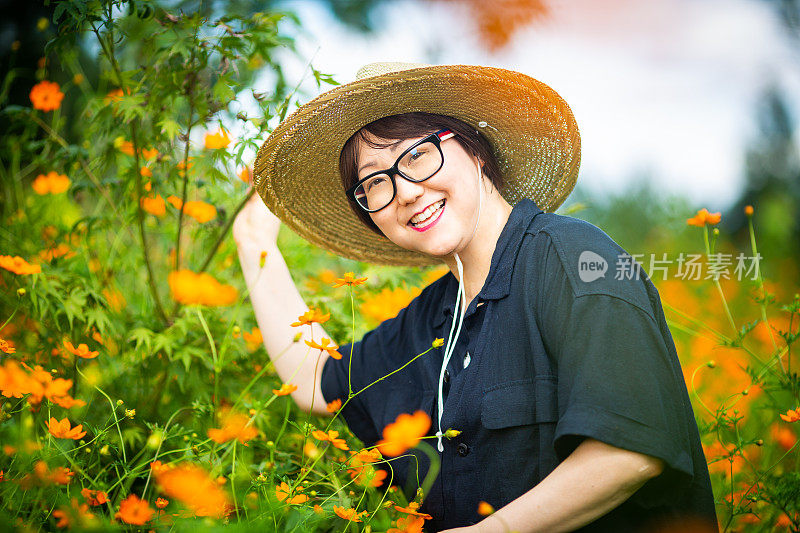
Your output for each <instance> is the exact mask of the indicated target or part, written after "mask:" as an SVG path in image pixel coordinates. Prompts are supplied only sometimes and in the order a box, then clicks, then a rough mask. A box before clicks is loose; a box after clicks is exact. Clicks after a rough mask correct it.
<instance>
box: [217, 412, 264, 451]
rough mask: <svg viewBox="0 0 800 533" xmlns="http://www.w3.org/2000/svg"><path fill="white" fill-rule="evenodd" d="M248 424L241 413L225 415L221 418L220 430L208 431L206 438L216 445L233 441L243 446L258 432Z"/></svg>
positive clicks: (246, 417)
mask: <svg viewBox="0 0 800 533" xmlns="http://www.w3.org/2000/svg"><path fill="white" fill-rule="evenodd" d="M249 422H250V418H249V417H248V416H246V415H243V414H241V413H230V412H228V413H225V414H224V415H223V416H222V428H221V429H215V428H212V429H209V430H208V437H209V438H210V439H211V440H213V441H214V442H216V443H217V444H223V443H225V442H228V441H231V440H233V439H236V440H238V441H239V442H241V443H242V444H245V443H246V442H247V441H249V440H251V439H253V438H255V437H256V435H258V430H257V429H256V428H255V427H253V426H251V425H248V424H249Z"/></svg>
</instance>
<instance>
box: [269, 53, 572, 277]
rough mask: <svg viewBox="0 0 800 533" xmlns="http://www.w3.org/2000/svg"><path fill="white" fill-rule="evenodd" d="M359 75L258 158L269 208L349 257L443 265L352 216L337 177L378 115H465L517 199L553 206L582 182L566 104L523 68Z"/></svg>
mask: <svg viewBox="0 0 800 533" xmlns="http://www.w3.org/2000/svg"><path fill="white" fill-rule="evenodd" d="M358 77H359V79H357V80H356V81H354V82H352V83H348V84H346V85H341V86H338V87H336V88H334V89H332V90H330V91H327V92H325V93H323V94H321V95H320V96H318V97H317V98H315V99H314V100H312V101H310V102H308V103H307V104H305V105H303V106H302V107H300V108H299V109H298V110H297V111H295V112H294V113H293V114H292V115H290V116H289V117H287V118H286V120H284V121H283V122H282V123H281V124H280V125H279V126H278V127H277V128H276V129H275V131H273V132H272V134H271V135H270V136H269V138H268V139H267V140H266V141H265V142H264V144H263V145H262V146H261V149H260V150H259V151H258V155H257V156H256V161H255V164H254V186H255V188H256V190H257V191H258V193H259V195H261V198H262V199H263V200H264V203H265V204H266V205H267V207H268V208H269V209H270V210H271V211H272V212H273V213H275V215H276V216H278V217H279V218H280V219H281V220H282V221H283V222H284V223H286V225H287V226H289V227H290V228H291V229H292V230H294V231H295V232H297V233H298V234H299V235H300V236H302V237H303V238H305V239H307V240H308V241H310V242H311V243H313V244H315V245H317V246H320V247H322V248H324V249H326V250H329V251H331V252H333V253H336V254H339V255H341V256H343V257H347V258H350V259H356V260H359V261H367V262H371V263H378V264H388V265H407V266H421V265H430V264H435V263H437V262H441V261H439V260H437V259H435V258H431V257H428V256H425V255H422V254H420V253H417V252H412V251H409V250H405V249H403V248H401V247H399V246H397V245H395V244H394V243H392V242H391V241H389V240H388V239H386V238H384V237H381V236H379V235H377V234H375V233H373V232H372V231H371V230H369V229H368V228H367V227H366V226H364V224H363V223H362V222H361V221H360V220H359V219H358V218H357V217H356V216H355V215H354V214H353V212H352V211H351V209H350V206H349V204H348V200H347V197H346V195H345V193H344V189H343V187H342V182H341V178H340V176H339V153H340V151H341V148H342V146H344V143H345V142H346V141H347V139H349V138H350V136H351V135H353V133H355V132H356V131H358V130H359V129H360V128H361V127H363V126H365V125H366V124H368V123H370V122H372V121H374V120H377V119H379V118H382V117H385V116H389V115H396V114H399V113H408V112H412V111H421V112H427V113H437V114H441V115H449V116H452V117H455V118H458V119H460V120H462V121H464V122H466V123H467V124H470V125H472V126H473V127H475V128H476V129H477V130H479V131H481V132H482V133H483V134H484V136H485V137H486V138H487V139H488V140H489V142H490V143H491V145H492V147H493V149H494V153H495V156H496V157H497V160H498V163H499V165H500V170H501V172H502V173H503V175H504V177H505V179H506V186H505V187H504V189H503V191H501V193H502V194H503V197H504V198H505V199H506V200H507V201H508V202H509V203H510V204H511V205H514V204H516V203H517V202H518V201H519V200H521V199H522V198H531V199H533V200H534V201H535V202H536V203H537V205H538V206H539V207H540V208H541V209H543V210H545V211H555V210H556V209H557V208H558V206H560V205H561V204H562V203H563V202H564V200H565V199H566V198H567V196H568V195H569V194H570V192H571V191H572V189H573V188H574V186H575V182H576V180H577V176H578V168H579V166H580V135H579V133H578V127H577V124H576V123H575V118H574V117H573V115H572V111H571V110H570V109H569V106H568V105H567V103H566V102H565V101H564V100H563V99H562V98H561V97H560V96H559V95H558V94H557V93H556V92H555V91H554V90H553V89H551V88H550V87H548V86H547V85H545V84H543V83H541V82H539V81H537V80H535V79H533V78H531V77H529V76H526V75H524V74H521V73H518V72H514V71H509V70H504V69H499V68H492V67H480V66H469V65H442V66H423V67H419V66H417V65H411V64H397V63H394V64H388V63H382V64H372V65H368V66H366V67H364V68H362V69H361V71H359V74H358Z"/></svg>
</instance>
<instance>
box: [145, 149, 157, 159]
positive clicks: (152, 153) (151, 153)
mask: <svg viewBox="0 0 800 533" xmlns="http://www.w3.org/2000/svg"><path fill="white" fill-rule="evenodd" d="M142 155H143V156H144V158H145V159H153V158H155V157H158V150H156V149H155V148H144V149H142Z"/></svg>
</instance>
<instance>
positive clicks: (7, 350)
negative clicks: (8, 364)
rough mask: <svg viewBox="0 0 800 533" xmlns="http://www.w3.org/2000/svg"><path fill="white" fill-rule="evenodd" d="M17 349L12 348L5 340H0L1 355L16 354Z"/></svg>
mask: <svg viewBox="0 0 800 533" xmlns="http://www.w3.org/2000/svg"><path fill="white" fill-rule="evenodd" d="M16 351H17V349H16V348H14V345H13V344H11V343H10V342H8V341H7V340H4V339H0V352H3V353H16Z"/></svg>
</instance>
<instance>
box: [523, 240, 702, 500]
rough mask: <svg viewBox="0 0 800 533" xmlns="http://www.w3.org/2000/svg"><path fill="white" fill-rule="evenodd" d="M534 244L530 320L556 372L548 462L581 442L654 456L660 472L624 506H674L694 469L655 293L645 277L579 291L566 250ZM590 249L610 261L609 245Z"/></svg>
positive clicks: (680, 391)
mask: <svg viewBox="0 0 800 533" xmlns="http://www.w3.org/2000/svg"><path fill="white" fill-rule="evenodd" d="M541 241H542V242H540V244H539V246H540V247H541V248H542V256H543V257H544V261H543V262H542V267H543V269H542V275H541V276H539V280H540V281H539V287H538V290H539V295H540V298H538V301H537V303H536V304H535V305H536V306H537V309H536V310H535V313H536V314H537V316H538V317H539V320H540V329H541V333H542V339H543V341H544V344H545V346H546V350H547V351H548V354H549V356H550V357H551V359H552V360H553V362H554V364H555V367H556V368H557V370H556V372H557V378H558V411H559V420H558V423H557V426H556V430H555V437H554V448H555V452H556V454H557V456H558V460H559V461H563V460H564V459H565V458H566V457H567V456H568V455H569V454H570V453H572V451H574V449H575V448H576V447H577V446H578V444H580V442H581V441H582V440H583V439H584V438H585V437H590V438H594V439H596V440H599V441H602V442H605V443H607V444H610V445H612V446H615V447H618V448H623V449H626V450H630V451H634V452H639V453H643V454H647V455H650V456H653V457H657V458H660V459H662V460H663V461H664V463H665V469H664V472H662V473H661V474H660V475H659V476H657V477H656V478H653V479H651V480H649V481H648V482H647V483H646V484H645V485H644V486H643V487H642V488H640V489H639V490H638V491H637V492H636V493H635V494H634V496H633V497H632V498H631V499H632V500H633V501H636V502H637V503H639V504H640V505H642V506H644V507H651V506H656V505H660V504H667V503H669V502H674V501H676V500H677V499H678V498H680V497H681V495H682V494H684V493H685V492H686V491H688V490H689V485H690V483H691V481H692V478H693V472H694V468H693V463H692V452H691V441H690V437H689V432H688V425H687V407H686V406H687V404H686V401H688V398H686V397H685V396H686V389H685V385H684V384H683V382H682V374H681V372H680V363H679V362H678V360H677V355H675V353H674V350H673V351H671V350H670V348H669V347H670V346H671V339H666V338H665V336H664V335H665V334H666V335H668V334H669V333H668V329H666V325H664V329H662V328H661V326H660V324H659V322H658V320H657V319H656V317H661V316H663V315H662V314H660V313H654V312H653V309H652V305H653V303H652V302H653V298H651V292H650V291H651V290H652V291H655V290H656V289H655V287H653V286H652V283H651V282H650V281H649V279H647V278H646V274H643V276H644V278H642V279H620V280H614V279H611V276H608V277H607V278H606V279H605V280H603V283H602V284H597V285H594V286H592V285H591V284H589V283H587V284H582V283H583V282H581V281H580V280H577V281H576V279H577V278H576V277H575V276H574V275H573V274H574V272H568V269H570V268H575V266H574V265H573V264H572V263H573V260H572V255H573V254H572V253H571V251H570V247H569V245H562V246H561V247H558V246H556V245H555V244H554V243H553V242H552V241H550V240H549V239H547V238H543V239H541ZM609 241H610V239H609ZM611 242H612V243H613V241H611ZM613 244H614V246H616V244H615V243H613ZM596 248H597V249H598V251H599V255H602V256H604V257H606V258H607V260H609V262H610V261H611V260H612V257H608V253H607V252H608V251H612V248H611V247H609V248H608V250H604V249H603V245H602V244H600V245H599V246H596ZM613 251H615V250H613ZM604 252H606V253H604ZM574 263H575V265H577V264H578V262H577V260H575V261H574ZM615 283H616V285H615ZM665 332H666V333H665ZM679 380H681V381H679ZM689 414H690V413H689ZM692 422H694V420H693V419H692Z"/></svg>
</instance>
